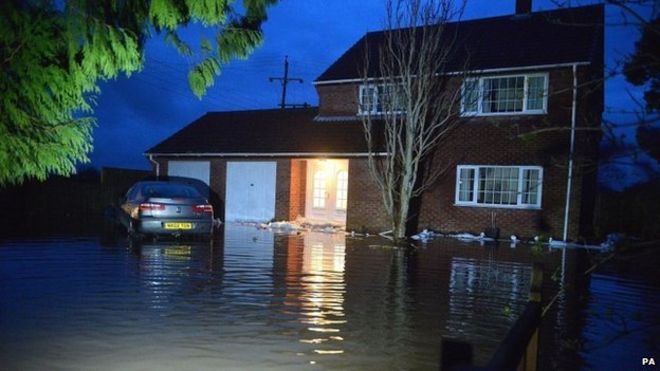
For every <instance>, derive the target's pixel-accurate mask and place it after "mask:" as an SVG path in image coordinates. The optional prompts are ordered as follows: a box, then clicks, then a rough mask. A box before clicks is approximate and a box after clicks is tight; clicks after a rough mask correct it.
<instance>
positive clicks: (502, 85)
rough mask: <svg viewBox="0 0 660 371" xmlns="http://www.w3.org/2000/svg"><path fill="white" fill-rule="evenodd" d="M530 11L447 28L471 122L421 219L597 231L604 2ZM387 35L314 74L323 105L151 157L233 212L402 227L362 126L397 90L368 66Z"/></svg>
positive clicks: (535, 230)
mask: <svg viewBox="0 0 660 371" xmlns="http://www.w3.org/2000/svg"><path fill="white" fill-rule="evenodd" d="M530 9H531V4H530V2H529V1H518V2H517V6H516V13H515V14H512V15H505V16H498V17H492V18H482V19H473V20H465V21H457V22H450V23H447V24H446V25H444V27H446V30H445V34H447V35H452V37H454V38H455V42H456V45H458V46H459V47H456V52H455V53H452V55H451V58H450V59H449V60H448V62H447V71H446V73H445V75H446V77H447V78H449V79H451V80H452V83H453V85H454V86H455V87H456V89H462V92H463V93H462V102H461V104H460V112H456V114H457V115H459V116H460V118H461V121H460V123H459V124H458V125H457V127H456V128H455V129H454V130H452V131H451V132H450V133H449V134H448V135H447V137H446V138H444V139H443V143H442V145H440V146H438V147H437V149H436V151H437V153H436V155H437V156H438V157H439V158H442V159H444V160H445V161H446V164H445V166H446V169H447V170H446V171H445V172H444V173H443V175H442V176H441V177H440V178H439V179H438V180H437V181H436V182H435V184H433V186H432V187H430V188H429V189H427V190H426V191H425V193H424V194H423V195H422V196H421V198H420V199H419V200H418V201H419V202H417V203H416V205H417V206H416V207H415V208H413V210H412V212H411V213H412V214H414V216H415V219H416V224H417V225H416V228H417V229H424V228H428V229H434V230H439V231H445V232H459V231H467V232H473V233H480V232H482V231H484V230H485V229H486V228H489V227H496V228H499V230H500V231H501V233H502V234H503V235H507V236H508V235H509V234H516V235H518V236H526V237H532V236H536V235H545V236H553V237H555V239H564V240H577V239H580V238H581V237H584V236H589V235H590V234H591V233H592V221H593V210H594V197H595V192H594V191H595V187H596V171H595V166H591V167H589V166H587V165H588V164H590V163H591V164H592V165H593V164H595V163H597V151H598V143H599V141H600V131H599V129H598V128H599V127H600V123H601V121H600V118H601V114H602V111H603V85H602V82H603V18H604V8H603V6H602V5H593V6H583V7H574V8H561V9H556V10H550V11H541V12H531V11H530ZM384 33H385V31H376V32H369V33H367V34H365V35H364V36H363V37H362V38H361V39H360V40H358V41H357V42H356V43H355V44H354V45H353V46H351V47H350V48H349V49H348V50H346V52H345V53H344V54H343V55H342V56H341V57H339V58H338V59H337V60H336V61H335V62H334V63H333V64H331V65H330V66H328V68H327V69H326V70H325V71H324V72H323V73H322V74H321V75H320V76H319V77H318V78H317V79H316V80H315V81H314V86H315V88H316V90H317V93H318V97H319V106H318V107H308V108H295V109H267V110H250V111H232V112H209V113H207V114H205V115H204V116H202V117H200V118H199V119H197V120H195V121H193V122H192V123H190V124H189V125H188V126H186V127H185V128H183V129H182V130H180V131H179V132H177V133H175V134H174V135H172V136H171V137H170V138H167V139H166V140H164V141H162V142H161V143H159V144H157V145H156V146H154V147H153V148H150V149H148V150H147V151H146V152H145V156H146V157H147V158H148V159H149V160H150V161H151V162H152V163H153V164H154V165H153V168H154V171H155V172H156V173H158V174H160V175H176V176H188V177H193V178H197V179H201V180H203V181H204V182H206V183H207V184H208V185H209V186H210V188H211V189H212V190H213V192H214V193H215V194H216V195H217V198H218V199H219V200H221V201H222V203H221V205H219V207H217V208H216V209H217V210H219V212H218V215H219V216H220V217H221V218H222V219H224V220H226V221H241V220H253V221H254V220H258V221H268V220H273V219H276V220H293V219H296V218H297V217H299V216H302V217H304V218H305V219H307V220H313V221H319V222H331V223H335V224H340V225H344V226H345V227H346V229H347V230H367V231H375V232H380V231H384V230H388V229H390V226H389V222H388V218H387V215H386V213H385V209H384V207H383V202H382V197H381V193H380V190H379V189H378V187H377V185H376V182H375V181H374V179H373V178H372V177H371V175H370V173H369V171H368V164H367V162H368V160H367V158H368V156H369V154H370V152H369V150H368V149H367V145H366V141H365V136H364V132H363V130H364V129H363V125H362V118H363V116H364V115H365V114H367V113H368V114H372V115H376V116H377V115H378V113H379V111H378V110H379V105H378V100H379V99H380V96H381V95H382V94H384V91H385V90H386V89H385V88H384V86H383V85H382V84H380V83H379V76H377V75H374V74H368V77H367V78H366V79H365V77H364V76H363V75H362V72H361V71H363V69H364V68H363V67H364V65H363V63H365V62H364V59H365V58H364V56H365V53H366V51H367V50H376V49H378V48H379V45H380V44H381V43H383V42H384V41H383V40H384ZM465 66H467V67H465ZM372 72H373V71H372ZM450 85H451V84H450ZM371 154H372V155H374V156H387V153H386V151H384V150H379V149H377V148H376V149H375V150H372V151H371Z"/></svg>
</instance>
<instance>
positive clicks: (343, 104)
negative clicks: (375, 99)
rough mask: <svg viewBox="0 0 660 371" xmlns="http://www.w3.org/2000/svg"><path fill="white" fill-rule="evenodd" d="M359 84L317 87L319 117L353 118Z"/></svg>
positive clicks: (356, 105)
mask: <svg viewBox="0 0 660 371" xmlns="http://www.w3.org/2000/svg"><path fill="white" fill-rule="evenodd" d="M358 87H359V84H336V85H317V86H316V91H317V93H318V95H319V115H320V116H355V115H356V114H357V112H358V111H357V107H358Z"/></svg>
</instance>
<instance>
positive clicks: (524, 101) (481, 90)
mask: <svg viewBox="0 0 660 371" xmlns="http://www.w3.org/2000/svg"><path fill="white" fill-rule="evenodd" d="M510 77H514V78H515V77H522V78H523V97H522V110H521V111H505V112H483V109H484V108H483V101H484V96H483V94H484V80H489V79H506V78H510ZM530 77H543V80H544V81H543V107H542V108H541V109H534V110H528V109H527V103H528V102H527V101H528V100H529V78H530ZM474 80H477V89H478V91H477V110H476V111H465V95H466V93H465V83H466V82H467V81H474ZM549 80H550V74H549V73H548V72H535V73H518V74H507V75H483V76H471V77H469V78H466V79H465V80H463V82H462V83H461V114H460V115H461V116H462V117H481V116H520V115H545V114H547V113H548V97H549V93H548V89H549V88H550V83H549Z"/></svg>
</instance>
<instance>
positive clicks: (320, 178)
mask: <svg viewBox="0 0 660 371" xmlns="http://www.w3.org/2000/svg"><path fill="white" fill-rule="evenodd" d="M327 182H328V176H327V174H326V173H325V171H323V170H317V171H315V172H314V174H313V175H312V208H314V209H325V208H326V205H327V200H326V198H327V194H328V184H327ZM319 192H320V193H319Z"/></svg>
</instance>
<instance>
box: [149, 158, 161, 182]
mask: <svg viewBox="0 0 660 371" xmlns="http://www.w3.org/2000/svg"><path fill="white" fill-rule="evenodd" d="M149 162H151V163H152V164H154V165H156V179H158V178H160V163H158V161H154V155H149Z"/></svg>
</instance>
